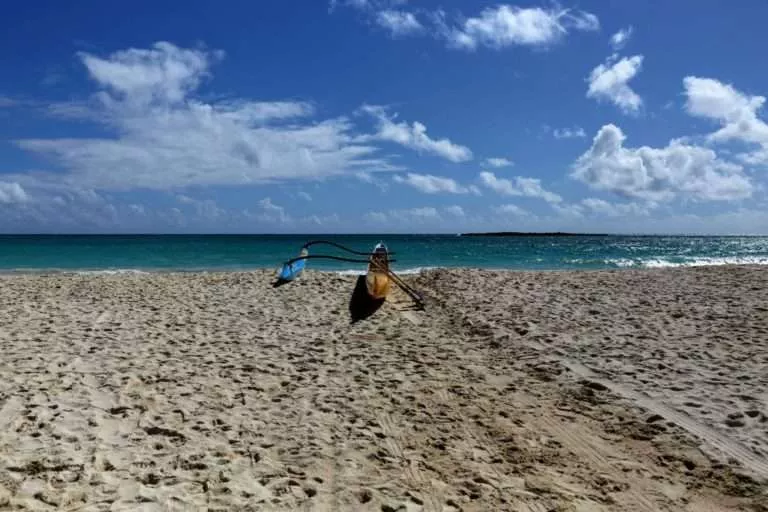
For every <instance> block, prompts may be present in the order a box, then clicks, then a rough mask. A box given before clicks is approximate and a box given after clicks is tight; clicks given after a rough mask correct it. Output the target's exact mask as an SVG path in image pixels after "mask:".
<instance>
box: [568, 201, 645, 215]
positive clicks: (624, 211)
mask: <svg viewBox="0 0 768 512" xmlns="http://www.w3.org/2000/svg"><path fill="white" fill-rule="evenodd" d="M579 206H581V207H583V208H582V210H584V209H586V210H587V211H588V212H591V213H594V214H597V215H603V216H607V217H623V216H627V215H629V216H643V215H648V214H649V213H650V211H651V209H653V206H654V203H645V204H638V203H611V202H608V201H605V200H604V199H598V198H595V197H588V198H586V199H582V200H581V201H580V203H579Z"/></svg>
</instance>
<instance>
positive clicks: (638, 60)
mask: <svg viewBox="0 0 768 512" xmlns="http://www.w3.org/2000/svg"><path fill="white" fill-rule="evenodd" d="M616 59H617V56H616V55H612V56H611V57H609V58H608V60H606V62H605V63H603V64H600V65H599V66H597V67H596V68H595V69H593V70H592V72H591V73H590V75H589V78H588V81H589V89H588V90H587V97H588V98H594V99H596V100H598V101H610V102H611V103H613V104H614V105H616V106H617V107H619V109H621V111H622V112H624V113H632V112H637V111H638V110H639V109H640V107H641V106H642V104H643V100H642V98H640V96H638V94H637V93H636V92H635V91H633V90H632V89H631V88H630V87H629V85H628V83H629V81H630V80H632V79H633V78H634V77H635V76H636V75H637V74H638V73H639V72H640V69H641V67H642V65H643V56H642V55H635V56H633V57H629V58H627V57H623V58H622V59H620V60H616Z"/></svg>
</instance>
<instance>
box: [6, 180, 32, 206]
mask: <svg viewBox="0 0 768 512" xmlns="http://www.w3.org/2000/svg"><path fill="white" fill-rule="evenodd" d="M28 200H29V197H28V196H27V193H26V191H25V190H24V189H23V188H22V186H21V185H19V184H18V183H15V182H14V183H8V182H5V181H0V204H15V203H26V202H27V201H28Z"/></svg>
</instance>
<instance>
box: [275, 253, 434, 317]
mask: <svg viewBox="0 0 768 512" xmlns="http://www.w3.org/2000/svg"><path fill="white" fill-rule="evenodd" d="M316 244H324V245H330V246H334V247H336V248H338V249H341V250H343V251H346V252H348V253H351V254H356V255H359V256H368V259H354V258H345V257H340V256H331V255H325V254H315V255H310V254H309V250H308V249H309V247H310V246H312V245H316ZM392 254H393V253H390V252H389V250H388V249H387V246H386V245H384V244H383V243H378V244H376V245H375V246H374V248H373V252H371V253H367V252H360V251H355V250H353V249H349V248H348V247H344V246H343V245H341V244H337V243H335V242H330V241H327V240H315V241H312V242H307V243H306V244H304V246H303V247H302V248H301V252H300V253H299V256H298V257H296V258H291V259H290V260H288V261H286V262H285V263H283V265H282V266H281V267H280V268H279V269H278V271H277V283H276V284H279V283H280V282H287V281H293V280H295V279H296V278H298V277H299V276H300V275H301V273H302V272H303V271H304V269H305V267H306V260H308V259H313V258H317V259H329V260H337V261H346V262H351V263H368V270H367V272H366V275H365V287H366V292H367V293H368V295H369V296H370V297H371V298H372V299H374V300H383V299H386V298H387V296H388V295H389V292H390V289H391V288H392V283H395V285H397V286H398V287H399V288H400V289H402V290H403V291H404V292H405V293H407V294H408V295H409V296H410V297H411V298H412V299H413V301H414V302H415V303H416V304H417V306H419V307H420V308H422V309H423V308H424V299H423V298H422V296H421V294H420V293H418V292H417V291H416V290H414V289H413V288H411V287H410V286H409V285H408V284H406V283H404V282H403V280H402V279H400V277H399V276H397V275H396V274H395V273H394V272H392V269H391V268H390V266H389V264H390V263H392V262H394V261H395V260H393V259H390V256H391V255H392Z"/></svg>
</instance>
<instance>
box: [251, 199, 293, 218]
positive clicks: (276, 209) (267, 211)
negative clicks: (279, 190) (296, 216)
mask: <svg viewBox="0 0 768 512" xmlns="http://www.w3.org/2000/svg"><path fill="white" fill-rule="evenodd" d="M257 206H258V210H259V213H257V214H256V218H257V219H258V220H259V221H261V222H278V223H281V224H284V223H286V222H289V221H290V220H291V218H290V216H289V215H288V214H287V213H286V212H285V208H283V207H282V206H279V205H276V204H275V203H273V202H272V199H270V198H269V197H265V198H264V199H261V200H260V201H259V202H258V204H257Z"/></svg>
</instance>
